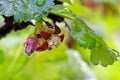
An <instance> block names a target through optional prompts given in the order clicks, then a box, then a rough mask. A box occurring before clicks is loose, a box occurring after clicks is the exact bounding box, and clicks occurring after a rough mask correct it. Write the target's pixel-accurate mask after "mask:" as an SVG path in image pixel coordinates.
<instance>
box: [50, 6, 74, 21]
mask: <svg viewBox="0 0 120 80" xmlns="http://www.w3.org/2000/svg"><path fill="white" fill-rule="evenodd" d="M48 12H49V13H50V14H54V15H59V16H62V17H64V18H68V19H70V20H73V19H74V17H75V16H76V15H74V14H73V12H72V11H71V10H69V9H68V8H66V7H65V6H63V5H55V6H53V7H51V9H50V10H49V11H48Z"/></svg>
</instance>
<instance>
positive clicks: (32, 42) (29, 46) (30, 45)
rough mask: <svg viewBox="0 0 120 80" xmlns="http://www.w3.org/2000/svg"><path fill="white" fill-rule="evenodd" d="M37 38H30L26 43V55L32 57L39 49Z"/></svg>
mask: <svg viewBox="0 0 120 80" xmlns="http://www.w3.org/2000/svg"><path fill="white" fill-rule="evenodd" d="M37 42H38V40H37V38H36V37H28V38H27V40H26V43H25V53H26V54H27V55H28V56H30V55H31V54H32V53H33V52H34V51H35V50H36V48H37Z"/></svg>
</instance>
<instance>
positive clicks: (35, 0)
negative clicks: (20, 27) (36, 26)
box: [0, 0, 54, 22]
mask: <svg viewBox="0 0 120 80" xmlns="http://www.w3.org/2000/svg"><path fill="white" fill-rule="evenodd" d="M53 5H54V3H53V0H0V15H5V16H14V19H15V20H16V21H19V22H21V21H29V20H31V19H35V20H37V21H39V20H40V19H41V17H46V16H47V14H48V13H47V12H46V11H47V10H48V9H49V8H50V7H52V6H53ZM36 16H39V18H36Z"/></svg>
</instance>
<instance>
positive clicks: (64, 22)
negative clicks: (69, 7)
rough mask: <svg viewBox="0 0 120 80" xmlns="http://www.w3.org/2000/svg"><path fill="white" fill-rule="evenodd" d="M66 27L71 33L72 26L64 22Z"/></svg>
mask: <svg viewBox="0 0 120 80" xmlns="http://www.w3.org/2000/svg"><path fill="white" fill-rule="evenodd" d="M64 23H65V26H66V27H67V28H68V30H69V31H71V28H70V26H69V25H68V24H67V22H66V21H65V20H64Z"/></svg>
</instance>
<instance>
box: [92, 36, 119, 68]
mask: <svg viewBox="0 0 120 80" xmlns="http://www.w3.org/2000/svg"><path fill="white" fill-rule="evenodd" d="M118 56H119V53H118V52H117V51H116V50H114V49H111V48H109V47H108V46H107V45H106V44H105V42H104V41H103V40H102V38H100V37H98V36H97V37H96V47H95V48H93V49H91V55H90V59H91V61H92V63H93V64H95V65H97V64H99V63H100V64H101V65H103V66H105V67H106V66H107V65H112V64H113V63H114V61H115V60H117V57H118Z"/></svg>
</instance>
